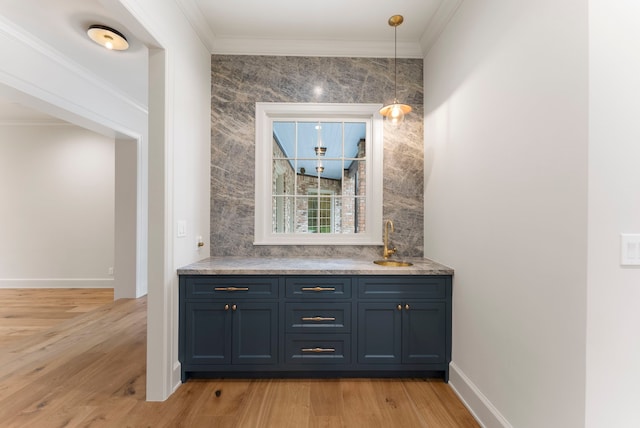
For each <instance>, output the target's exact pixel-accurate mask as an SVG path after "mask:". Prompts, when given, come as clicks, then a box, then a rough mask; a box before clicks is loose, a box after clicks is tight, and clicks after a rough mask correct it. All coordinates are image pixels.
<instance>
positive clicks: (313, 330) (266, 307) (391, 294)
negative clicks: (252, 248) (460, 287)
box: [179, 275, 451, 381]
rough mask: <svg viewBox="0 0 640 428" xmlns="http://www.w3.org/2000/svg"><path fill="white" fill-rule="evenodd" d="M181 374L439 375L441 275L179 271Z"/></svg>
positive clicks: (445, 361)
mask: <svg viewBox="0 0 640 428" xmlns="http://www.w3.org/2000/svg"><path fill="white" fill-rule="evenodd" d="M179 359H180V362H181V364H182V379H183V381H184V380H186V379H187V378H189V377H201V376H225V377H229V376H233V375H239V376H244V377H247V376H249V377H250V376H270V377H284V376H305V377H322V376H336V375H341V374H345V375H349V376H396V375H397V376H407V375H411V376H422V375H424V376H431V375H433V373H435V374H438V373H440V374H441V375H442V377H443V378H444V379H445V380H448V373H449V362H450V361H451V276H447V275H439V276H430V275H384V276H379V275H369V276H367V275H295V276H293V275H273V276H270V275H267V276H258V275H255V276H254V275H181V276H180V330H179Z"/></svg>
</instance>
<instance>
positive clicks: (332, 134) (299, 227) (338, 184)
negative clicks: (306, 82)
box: [254, 103, 382, 245]
mask: <svg viewBox="0 0 640 428" xmlns="http://www.w3.org/2000/svg"><path fill="white" fill-rule="evenodd" d="M379 107H380V106H379V105H373V104H295V103H287V104H284V103H257V104H256V218H255V233H256V235H255V242H254V243H255V244H256V245H282V244H292V245H300V244H309V245H339V244H343V245H347V244H351V245H354V244H360V245H380V243H381V240H382V236H381V235H382V226H381V223H382V122H381V118H380V116H379V113H378V110H379Z"/></svg>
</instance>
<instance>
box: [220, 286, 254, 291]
mask: <svg viewBox="0 0 640 428" xmlns="http://www.w3.org/2000/svg"><path fill="white" fill-rule="evenodd" d="M214 290H216V291H249V287H216V288H214Z"/></svg>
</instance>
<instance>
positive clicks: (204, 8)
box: [176, 0, 462, 58]
mask: <svg viewBox="0 0 640 428" xmlns="http://www.w3.org/2000/svg"><path fill="white" fill-rule="evenodd" d="M176 1H177V2H178V3H179V4H180V5H181V6H182V8H183V10H184V12H185V14H186V15H187V17H188V18H189V19H190V21H191V22H192V24H193V26H194V28H195V29H196V31H197V32H198V34H199V35H200V37H201V38H202V39H203V40H204V41H205V43H206V44H207V46H208V47H209V49H210V50H211V52H212V53H228V54H262V55H269V54H271V55H309V56H314V55H318V56H374V57H391V56H393V38H394V35H393V33H394V31H393V28H392V27H390V26H389V25H388V23H387V21H388V19H389V17H391V16H392V15H397V14H399V15H403V16H404V18H405V20H404V23H403V24H402V25H401V26H400V27H398V56H399V57H410V58H423V57H424V55H425V53H426V52H427V51H428V49H429V48H430V47H431V45H432V44H433V42H434V41H435V39H436V38H437V36H438V35H439V34H440V32H441V31H442V30H443V29H444V26H445V25H446V24H447V23H448V21H449V19H450V18H451V16H452V15H453V13H455V11H456V9H457V8H458V6H459V5H460V3H461V2H462V0H322V1H305V0H271V1H264V0H233V1H218V0H176Z"/></svg>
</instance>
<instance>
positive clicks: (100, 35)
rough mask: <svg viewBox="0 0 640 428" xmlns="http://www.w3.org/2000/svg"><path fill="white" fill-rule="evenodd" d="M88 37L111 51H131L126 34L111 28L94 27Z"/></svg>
mask: <svg viewBox="0 0 640 428" xmlns="http://www.w3.org/2000/svg"><path fill="white" fill-rule="evenodd" d="M87 35H88V36H89V38H90V39H91V40H93V41H94V42H96V43H97V44H99V45H100V46H104V47H105V48H107V49H109V50H115V51H124V50H127V49H129V42H127V38H126V37H125V36H124V34H122V33H121V32H119V31H118V30H114V29H113V28H111V27H107V26H105V25H98V24H96V25H92V26H91V27H89V29H88V30H87Z"/></svg>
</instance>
